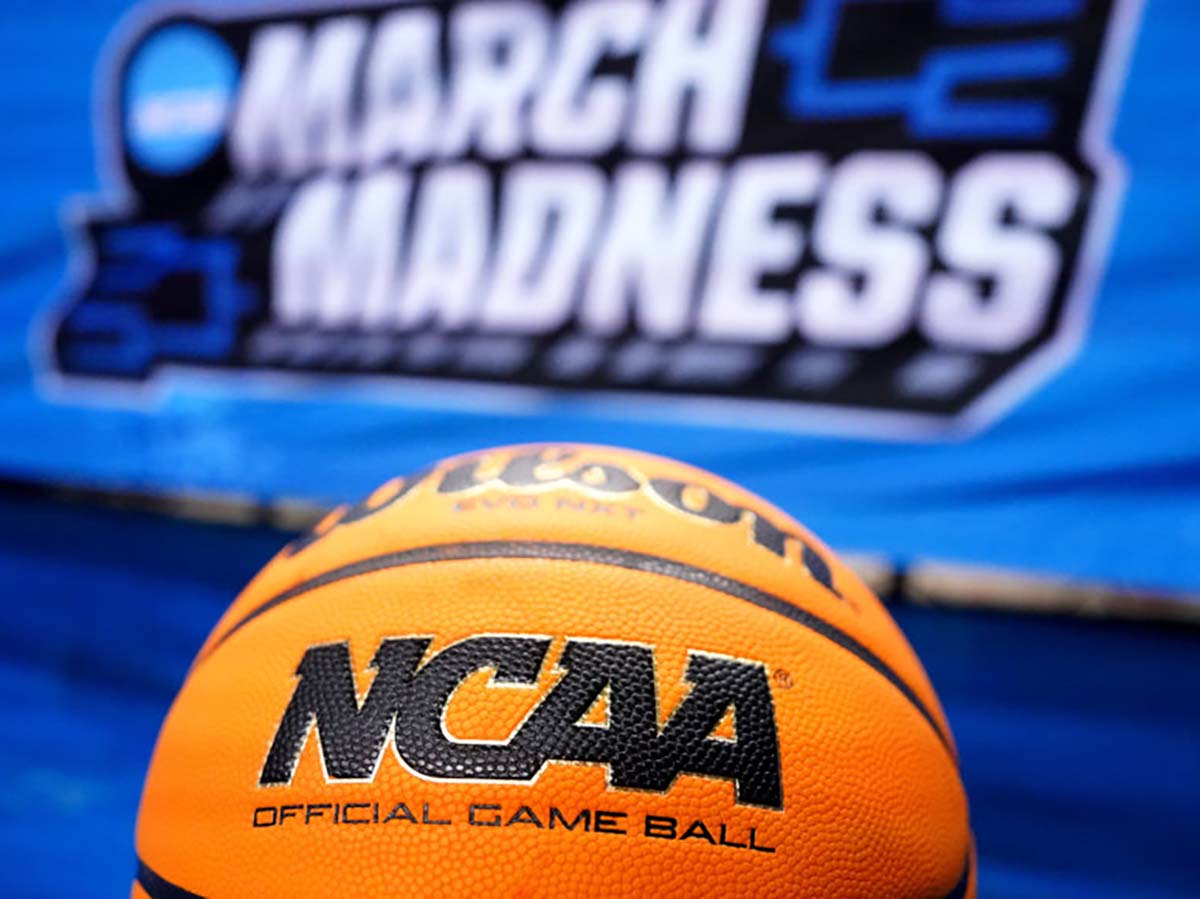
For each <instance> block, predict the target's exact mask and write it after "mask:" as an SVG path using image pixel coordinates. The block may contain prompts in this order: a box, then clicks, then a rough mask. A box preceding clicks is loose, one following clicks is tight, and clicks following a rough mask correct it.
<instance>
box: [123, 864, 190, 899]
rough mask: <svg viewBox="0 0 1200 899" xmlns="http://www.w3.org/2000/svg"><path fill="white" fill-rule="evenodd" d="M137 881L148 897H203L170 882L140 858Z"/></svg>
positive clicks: (165, 898) (161, 898) (187, 898)
mask: <svg viewBox="0 0 1200 899" xmlns="http://www.w3.org/2000/svg"><path fill="white" fill-rule="evenodd" d="M137 882H138V885H139V886H140V887H141V888H142V889H143V890H144V891H145V892H146V895H147V896H149V897H150V899H204V897H203V896H201V895H200V894H199V893H193V892H190V891H188V890H185V889H184V888H183V887H181V886H176V885H175V884H173V883H171V881H169V880H167V879H166V878H165V877H163V876H162V875H161V874H159V873H157V872H156V871H154V870H152V869H151V867H150V866H149V865H147V864H146V863H145V862H144V861H142V860H141V859H140V858H139V859H138V863H137Z"/></svg>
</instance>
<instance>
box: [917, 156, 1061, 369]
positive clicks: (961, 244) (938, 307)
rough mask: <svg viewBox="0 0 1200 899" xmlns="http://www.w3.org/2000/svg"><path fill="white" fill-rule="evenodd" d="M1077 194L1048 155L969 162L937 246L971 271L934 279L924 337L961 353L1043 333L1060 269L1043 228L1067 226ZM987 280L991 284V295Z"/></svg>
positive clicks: (1010, 345)
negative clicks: (983, 282)
mask: <svg viewBox="0 0 1200 899" xmlns="http://www.w3.org/2000/svg"><path fill="white" fill-rule="evenodd" d="M1078 196H1079V181H1078V177H1077V176H1076V175H1075V173H1074V172H1072V171H1071V170H1070V169H1069V168H1067V167H1066V166H1065V165H1064V164H1063V163H1062V161H1061V160H1059V159H1058V158H1057V157H1055V156H1051V155H1050V154H1048V153H1037V154H1032V155H1030V154H1016V153H990V154H988V155H986V156H982V157H980V158H979V159H976V160H974V161H973V162H971V163H968V164H967V166H966V167H965V168H963V170H962V171H961V172H959V173H958V175H957V177H956V178H955V180H954V187H953V190H952V191H951V196H950V202H949V205H948V208H947V210H946V215H945V219H944V220H943V222H942V227H941V229H940V230H939V232H938V241H937V246H938V252H939V253H940V254H941V256H942V258H943V259H944V260H945V261H946V263H947V264H948V265H950V266H952V267H953V268H954V269H957V270H961V271H963V272H965V273H966V274H965V275H963V274H956V273H938V274H935V275H934V276H933V277H932V278H931V279H930V283H929V295H928V298H927V302H926V304H925V309H924V314H923V315H922V317H921V328H922V330H923V331H924V332H925V334H927V335H928V336H929V337H930V338H931V339H933V340H935V341H938V342H942V343H946V344H948V345H950V346H952V347H956V348H959V349H968V350H985V351H989V352H1004V351H1006V350H1012V349H1015V348H1016V347H1018V346H1020V345H1021V344H1022V343H1024V342H1025V341H1026V340H1028V339H1029V338H1030V337H1032V336H1033V335H1034V334H1035V333H1037V331H1038V329H1039V328H1040V327H1041V326H1042V324H1043V323H1044V322H1045V317H1046V314H1047V312H1048V311H1049V301H1050V297H1051V295H1052V292H1053V290H1054V282H1055V280H1056V279H1057V278H1058V275H1059V272H1060V271H1061V269H1062V253H1061V251H1060V250H1059V248H1058V245H1057V244H1056V243H1055V242H1054V241H1053V240H1052V239H1050V237H1048V236H1047V235H1046V234H1045V233H1044V230H1043V229H1049V228H1057V227H1061V226H1062V225H1064V224H1065V223H1066V222H1067V220H1068V219H1070V217H1071V215H1072V213H1073V212H1074V211H1075V207H1076V203H1077V200H1078ZM1008 214H1011V216H1012V218H1013V222H1012V223H1007V222H1006V220H1005V219H1006V216H1007V215H1008ZM984 278H987V279H990V280H991V282H992V285H993V286H992V289H991V291H990V292H987V293H985V292H984V290H983V287H982V284H981V282H982V279H984Z"/></svg>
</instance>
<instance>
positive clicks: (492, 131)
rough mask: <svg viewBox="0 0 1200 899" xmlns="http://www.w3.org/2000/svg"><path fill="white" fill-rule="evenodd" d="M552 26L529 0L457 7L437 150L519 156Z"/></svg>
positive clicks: (451, 153)
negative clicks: (450, 70) (527, 109)
mask: <svg viewBox="0 0 1200 899" xmlns="http://www.w3.org/2000/svg"><path fill="white" fill-rule="evenodd" d="M548 31H549V26H548V24H547V21H546V13H545V11H544V10H543V9H541V8H540V7H538V6H536V5H534V4H531V3H497V2H495V0H484V2H481V3H472V4H468V5H466V6H462V7H459V9H458V12H457V14H456V15H455V17H454V24H453V26H452V28H451V34H452V37H451V40H452V44H453V47H452V51H451V52H452V53H453V55H454V59H455V60H456V65H455V66H454V72H453V75H452V76H451V79H450V81H451V88H450V100H449V107H448V108H449V111H448V112H447V114H446V120H445V121H444V122H443V123H442V131H441V140H440V141H439V142H438V150H439V152H440V154H441V155H442V156H443V157H452V156H461V155H463V154H464V153H466V152H467V151H468V150H469V149H471V148H472V147H477V148H478V149H479V152H480V153H482V154H483V155H484V156H486V157H488V158H490V159H505V158H510V157H512V156H515V155H516V154H517V153H518V152H519V151H520V150H521V149H522V147H524V146H526V145H527V141H526V140H525V134H524V131H525V127H524V119H525V117H524V111H525V106H526V104H527V103H528V101H529V100H530V98H531V97H532V94H533V91H534V88H535V86H536V85H537V83H538V82H539V81H540V80H541V78H542V68H543V65H544V63H545V59H546V52H547V42H548V38H549V36H548Z"/></svg>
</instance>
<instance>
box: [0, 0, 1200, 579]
mask: <svg viewBox="0 0 1200 899" xmlns="http://www.w3.org/2000/svg"><path fill="white" fill-rule="evenodd" d="M0 15H3V16H6V17H7V18H9V19H10V20H11V21H8V22H6V23H5V25H6V26H7V34H8V35H9V36H8V37H7V38H6V40H7V41H10V42H12V43H13V45H14V46H13V53H11V54H9V55H8V56H6V57H4V58H5V59H6V60H8V62H6V63H5V64H4V65H5V66H6V67H8V68H9V69H10V72H11V77H10V79H9V80H8V82H7V86H5V87H3V88H0V113H4V114H6V115H7V116H8V117H10V118H13V117H18V116H23V118H22V119H21V121H22V122H23V123H24V125H23V127H21V128H18V129H10V132H9V134H8V137H7V138H6V139H7V141H8V142H9V146H10V152H11V153H12V154H13V158H14V159H17V160H19V161H23V162H21V164H20V165H17V166H9V167H8V171H7V174H9V175H12V174H13V173H14V172H16V173H17V175H18V177H17V178H16V180H15V183H13V184H12V186H11V187H10V188H9V194H10V196H11V198H12V200H13V202H12V208H13V213H14V214H13V215H11V216H10V217H9V220H8V221H6V222H5V223H4V224H3V225H2V228H3V231H0V240H3V244H2V245H0V252H2V253H3V254H4V255H5V257H6V258H9V259H10V260H12V261H13V264H11V265H10V266H9V267H8V269H7V270H6V271H0V295H2V297H3V300H4V316H5V321H4V333H3V336H2V337H0V340H3V341H4V344H3V345H4V348H5V349H4V352H5V358H6V359H7V360H8V364H7V366H6V371H7V374H5V375H4V382H3V390H4V393H3V405H4V408H5V410H6V412H7V420H8V421H10V422H12V423H13V424H14V427H13V428H12V432H11V434H10V435H9V436H8V437H7V438H6V440H5V441H4V442H3V444H2V445H0V467H3V468H4V469H5V470H6V471H8V472H11V473H12V474H14V475H28V476H33V477H38V478H43V479H51V480H60V481H69V482H73V483H75V482H84V483H88V484H95V485H99V486H113V487H129V486H135V487H139V488H143V489H149V490H154V491H165V492H178V491H193V490H220V491H228V492H236V493H242V494H247V493H248V494H253V495H255V496H259V497H272V496H278V495H280V494H288V495H299V496H304V497H308V498H313V499H321V500H327V499H341V498H345V497H347V496H352V495H353V494H354V493H356V492H361V491H362V490H364V489H367V488H369V487H370V486H371V485H372V484H373V483H374V482H376V481H379V480H382V479H383V478H385V477H387V476H389V475H390V474H393V473H394V472H395V471H397V470H402V469H403V468H404V467H406V466H415V465H417V464H419V463H421V462H423V461H427V460H428V459H430V458H435V457H437V456H440V455H444V454H445V453H446V452H450V451H455V450H459V449H466V448H471V447H474V446H478V445H486V444H492V443H498V442H504V441H513V440H521V441H524V440H530V439H546V438H549V439H566V438H570V439H577V440H579V439H582V440H588V439H591V440H597V441H603V442H627V443H632V444H634V445H638V446H641V447H643V448H647V449H652V450H657V451H660V452H665V453H668V454H674V455H682V456H685V457H688V458H690V459H692V460H693V461H697V462H700V463H702V464H707V465H710V466H712V467H715V468H717V469H718V470H720V471H722V472H723V473H726V474H729V475H731V476H734V477H737V478H740V479H742V480H744V481H748V482H750V483H751V485H752V486H754V487H756V488H757V489H759V490H761V491H762V492H764V493H766V494H768V495H770V496H772V497H775V498H778V499H779V500H781V501H782V502H783V504H784V505H786V506H788V508H789V510H790V511H793V512H795V513H796V514H797V515H799V516H800V517H801V518H802V519H804V520H806V521H808V522H809V523H811V524H812V525H813V526H814V527H815V528H817V529H818V530H820V531H822V532H825V533H828V534H829V536H830V538H831V540H832V541H833V542H835V543H839V545H846V546H851V547H856V548H861V549H866V550H874V551H881V552H884V553H888V554H897V555H912V554H920V555H934V556H937V557H946V558H962V559H966V560H976V561H985V562H997V563H1001V564H1009V565H1013V566H1016V567H1034V568H1040V569H1045V570H1049V571H1058V572H1062V573H1066V574H1075V575H1080V576H1087V577H1093V578H1098V579H1102V580H1109V581H1119V582H1130V583H1145V584H1158V585H1164V586H1169V587H1176V588H1186V587H1194V586H1196V585H1197V584H1200V563H1195V562H1189V561H1186V559H1185V558H1184V557H1189V558H1190V557H1193V556H1195V555H1196V554H1195V553H1188V552H1185V551H1184V550H1185V548H1186V547H1185V546H1183V545H1182V544H1181V541H1185V540H1187V539H1189V538H1188V537H1187V536H1186V533H1184V532H1181V531H1180V529H1179V527H1178V526H1177V522H1178V521H1179V518H1178V514H1179V512H1180V511H1181V508H1182V510H1184V511H1186V509H1194V508H1195V504H1196V496H1195V485H1194V483H1192V481H1194V478H1192V479H1191V480H1189V471H1190V468H1189V465H1190V464H1191V463H1190V462H1189V461H1188V460H1189V459H1190V458H1191V457H1190V455H1189V451H1188V449H1187V448H1188V446H1189V445H1190V446H1192V447H1194V446H1195V445H1196V442H1195V441H1196V437H1197V431H1198V430H1200V417H1198V415H1197V411H1198V410H1197V409H1196V408H1195V403H1196V400H1195V397H1194V394H1195V391H1190V390H1188V389H1186V387H1185V385H1186V384H1187V383H1192V384H1196V383H1200V357H1198V358H1193V357H1194V355H1195V354H1194V353H1190V352H1188V344H1189V337H1190V335H1191V334H1194V333H1195V325H1196V324H1197V320H1196V313H1195V312H1193V311H1192V310H1193V309H1194V305H1193V304H1191V303H1190V302H1189V301H1188V300H1187V299H1186V297H1187V296H1188V295H1189V293H1194V289H1195V286H1196V278H1197V275H1196V273H1195V272H1194V271H1191V270H1190V267H1189V265H1188V263H1187V260H1188V252H1187V250H1186V246H1185V245H1186V237H1187V234H1188V227H1189V226H1187V225H1186V224H1185V222H1187V221H1189V220H1190V219H1189V216H1191V217H1192V218H1195V213H1196V212H1197V208H1198V207H1200V190H1197V189H1196V188H1195V187H1193V186H1192V183H1191V179H1190V177H1187V176H1186V166H1185V165H1184V162H1183V160H1184V158H1185V157H1186V156H1187V154H1186V152H1185V151H1184V150H1182V149H1178V148H1180V147H1184V146H1186V145H1188V144H1189V142H1190V141H1191V140H1192V139H1194V138H1196V137H1197V136H1200V135H1198V133H1197V132H1198V130H1200V128H1198V126H1197V125H1196V124H1195V123H1196V122H1197V117H1196V115H1195V114H1194V113H1195V112H1196V111H1197V110H1196V109H1195V106H1196V103H1197V101H1196V100H1195V99H1193V97H1192V96H1191V95H1189V94H1188V93H1187V92H1186V91H1182V90H1180V91H1172V92H1170V93H1169V96H1168V94H1165V93H1163V90H1164V88H1163V85H1165V84H1168V83H1175V84H1183V83H1187V79H1188V75H1189V72H1190V75H1191V76H1193V81H1195V78H1194V76H1195V75H1196V74H1197V72H1196V71H1195V63H1194V62H1191V60H1190V57H1189V56H1188V55H1187V53H1186V47H1185V46H1183V45H1182V44H1180V43H1179V42H1180V40H1181V35H1184V34H1188V33H1191V34H1195V32H1196V30H1197V26H1198V25H1200V17H1198V16H1197V15H1196V14H1195V12H1194V11H1192V10H1191V9H1190V8H1189V7H1188V6H1186V5H1184V4H1181V3H1176V4H1174V5H1172V4H1170V3H1164V4H1161V5H1160V6H1158V7H1156V8H1155V9H1154V10H1142V9H1141V4H1140V3H1138V2H1135V0H1039V2H1031V0H1030V2H1027V0H937V2H934V0H771V2H768V0H575V2H557V3H554V2H531V0H520V2H516V0H514V2H506V0H492V2H442V3H417V2H405V3H390V4H381V3H370V4H362V5H345V4H340V3H339V4H332V3H331V4H327V5H321V4H314V3H304V4H287V3H267V4H262V3H256V4H248V3H236V4H235V3H218V2H209V3H205V2H199V3H196V4H192V5H190V6H187V7H178V6H174V5H169V4H158V5H156V4H154V3H150V4H148V5H144V6H138V7H134V8H133V9H122V8H117V7H116V5H114V4H88V5H87V6H86V7H80V8H79V9H78V10H76V11H75V12H74V13H73V14H71V15H66V14H64V13H61V12H60V13H55V12H53V11H46V12H45V13H43V14H41V18H39V16H38V15H29V14H27V15H23V16H17V15H16V13H15V12H9V13H3V14H0ZM22 34H23V35H25V37H24V39H21V37H20V35H22ZM39 34H53V35H55V36H56V37H55V40H56V41H57V42H60V43H61V44H62V45H64V46H75V47H78V48H79V50H80V54H79V56H80V58H79V59H78V60H74V59H73V60H72V61H70V62H64V63H63V64H61V65H56V66H55V67H54V69H53V71H50V72H46V74H45V75H44V77H42V78H39V79H38V80H37V81H36V82H31V81H30V80H29V79H27V78H21V77H20V74H19V73H20V71H21V65H22V64H23V63H24V62H30V63H32V62H33V61H34V60H35V59H37V58H38V53H39V50H38V46H39V45H38V40H39V38H38V35H39ZM1139 35H1140V37H1139ZM1177 44H1178V47H1177V46H1176V45H1177ZM40 52H41V53H43V54H44V53H46V52H48V51H47V50H46V48H45V47H44V46H43V47H42V49H41V51H40ZM1189 66H1190V70H1189V68H1188V67H1189ZM40 71H43V72H45V71H46V67H45V66H44V65H42V66H41V69H40ZM6 110H7V112H5V111H6ZM34 110H37V111H38V112H37V113H34V112H33V111H34ZM1172 147H1174V148H1176V149H1175V150H1174V151H1172V149H1171V148H1172ZM22 173H27V174H22ZM56 217H57V218H58V224H55V218H56ZM1191 230H1192V234H1193V237H1194V226H1193V227H1192V229H1191ZM1193 243H1194V241H1193ZM1193 267H1194V266H1193ZM1167 422H1170V423H1171V424H1170V425H1169V426H1168V425H1167ZM1134 482H1137V483H1144V484H1145V485H1146V489H1144V490H1140V491H1133V490H1131V489H1130V484H1131V483H1134ZM1156 485H1159V486H1156ZM1189 485H1190V486H1189ZM1169 488H1170V489H1169ZM1180 488H1182V489H1180ZM1192 514H1194V513H1192ZM1025 516H1028V520H1029V521H1030V522H1036V523H1037V527H1036V528H1033V529H1032V530H1031V529H1030V528H1029V527H1028V526H1024V525H1022V521H1024V520H1026V519H1025ZM1134 521H1136V522H1137V526H1138V527H1142V528H1149V531H1143V532H1144V533H1148V534H1152V535H1153V537H1152V538H1151V539H1147V540H1144V541H1142V540H1140V541H1139V549H1138V550H1137V551H1136V552H1134V553H1133V554H1132V555H1131V554H1130V553H1129V551H1128V548H1124V549H1123V537H1122V535H1123V533H1124V532H1123V526H1122V525H1121V524H1119V522H1124V523H1127V524H1132V523H1133V522H1134ZM1056 522H1057V524H1055V523H1056ZM1042 527H1046V528H1047V531H1046V532H1045V534H1044V535H1043V537H1044V539H1037V538H1036V532H1037V531H1038V530H1040V529H1041V528H1042ZM1184 530H1185V531H1186V529H1184ZM1067 533H1077V536H1076V538H1074V539H1065V538H1064V535H1065V534H1067Z"/></svg>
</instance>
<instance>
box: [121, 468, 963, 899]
mask: <svg viewBox="0 0 1200 899" xmlns="http://www.w3.org/2000/svg"><path fill="white" fill-rule="evenodd" d="M137 853H138V874H137V879H136V882H135V883H134V886H133V896H134V897H140V899H145V897H152V899H159V897H172V899H174V897H181V896H192V895H199V896H213V897H225V896H239V897H241V896H318V895H320V896H328V895H342V896H376V895H379V896H382V895H398V894H399V895H407V896H468V895H487V896H492V897H507V896H530V897H532V896H556V897H574V896H658V897H674V896H701V895H703V896H754V897H765V896H789V897H796V896H814V897H840V896H846V897H851V896H853V897H922V899H932V897H963V896H973V895H974V894H975V884H974V872H973V863H972V857H973V851H972V846H971V834H970V829H969V824H968V816H967V802H966V797H965V795H964V792H963V788H962V783H961V780H960V778H959V774H958V767H957V760H956V757H955V752H954V747H953V741H952V738H951V736H950V732H949V729H948V727H947V725H946V721H945V719H944V716H943V714H942V711H941V708H940V707H939V704H938V700H937V697H936V696H935V695H934V692H933V689H932V687H931V686H930V684H929V681H928V679H927V678H926V676H925V673H924V672H923V670H922V669H921V665H920V663H919V662H918V661H917V658H916V656H915V655H914V654H913V652H912V650H911V648H910V647H909V646H908V643H907V642H906V641H905V639H904V637H903V636H902V635H901V633H900V631H899V629H898V628H897V627H896V625H895V623H894V622H893V621H892V619H891V617H890V616H889V615H888V613H887V611H886V610H885V609H884V607H883V606H882V604H881V603H880V602H879V601H878V600H877V599H876V598H875V597H874V596H873V595H872V594H871V592H870V591H869V590H868V589H867V587H866V586H864V585H863V584H862V583H861V582H860V581H859V580H858V579H857V578H856V577H855V576H854V575H853V574H852V573H851V572H850V570H849V569H848V568H846V567H845V566H844V565H843V564H842V563H841V562H840V561H839V560H838V559H837V558H836V557H835V556H834V555H833V553H832V552H831V551H830V550H829V549H828V548H827V547H826V546H824V544H822V543H821V542H820V541H819V540H817V539H816V538H815V537H814V536H813V535H812V534H810V533H809V532H808V531H807V530H805V529H804V528H803V527H802V526H801V525H799V524H798V523H797V522H795V521H794V520H792V519H791V518H790V517H788V516H787V515H785V514H784V513H783V512H781V511H780V510H778V509H776V508H775V507H773V506H771V505H769V504H768V503H766V502H764V501H763V500H761V499H759V498H758V497H756V496H754V495H753V494H751V493H749V492H747V491H745V490H743V489H741V488H739V487H737V486H735V485H733V484H731V483H729V482H727V481H724V480H722V479H720V478H717V477H715V476H714V475H711V474H708V473H707V472H703V471H700V470H698V469H695V468H692V467H689V466H686V465H682V464H680V463H677V462H673V461H670V460H667V459H662V458H658V457H654V456H649V455H645V454H641V453H634V452H629V451H625V450H618V449H611V448H604V447H593V446H567V445H545V446H524V447H513V448H507V449H498V450H491V451H486V452H481V453H474V454H470V455H467V456H461V457H458V458H454V459H450V460H447V461H445V462H442V463H439V464H437V465H435V466H432V467H430V468H429V469H426V470H424V471H421V472H419V473H416V474H414V475H413V476H411V477H408V478H397V479H395V480H393V481H390V482H388V483H387V484H385V485H383V486H382V487H380V488H379V489H378V490H377V491H375V493H373V494H372V495H371V496H370V497H368V498H367V499H366V500H364V501H363V502H361V503H359V504H358V505H356V506H352V507H344V508H341V509H338V510H336V511H334V512H332V513H330V515H329V516H327V517H326V518H325V519H324V520H323V521H322V522H321V523H320V524H319V525H318V526H317V527H316V528H315V529H314V530H313V532H312V533H310V534H308V535H305V536H304V537H301V538H299V539H298V540H296V541H295V542H294V543H293V544H292V545H290V546H289V547H287V548H285V549H284V550H282V551H281V552H280V553H279V555H278V556H277V557H276V558H275V559H274V560H272V561H271V563H270V564H269V565H268V566H267V567H266V568H265V569H264V570H263V571H262V572H261V573H260V574H259V575H258V576H257V577H256V578H255V579H254V580H253V582H252V583H251V584H250V585H249V586H248V587H247V588H246V590H245V591H244V592H243V593H242V594H241V596H239V597H238V598H237V600H236V601H235V602H234V603H233V605H232V606H231V607H230V609H229V610H228V611H227V612H226V614H225V615H224V617H223V618H222V619H221V621H220V622H219V623H218V624H217V626H216V628H215V629H214V630H213V632H212V634H211V635H210V636H209V638H208V640H207V642H206V643H205V645H204V646H203V647H202V649H201V651H200V653H199V655H198V656H197V658H196V661H195V662H194V664H193V666H192V669H191V671H190V672H189V674H188V677H187V679H186V681H185V683H184V685H183V687H182V688H181V690H180V692H179V695H178V697H177V698H176V700H175V703H174V705H173V707H172V709H171V711H170V713H169V715H168V716H167V719H166V722H165V723H164V725H163V728H162V731H161V733H160V735H159V739H158V744H157V746H156V748H155V752H154V757H153V760H152V762H151V765H150V770H149V773H148V775H147V778H146V785H145V790H144V792H143V796H142V804H141V809H140V812H139V818H138V827H137Z"/></svg>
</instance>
